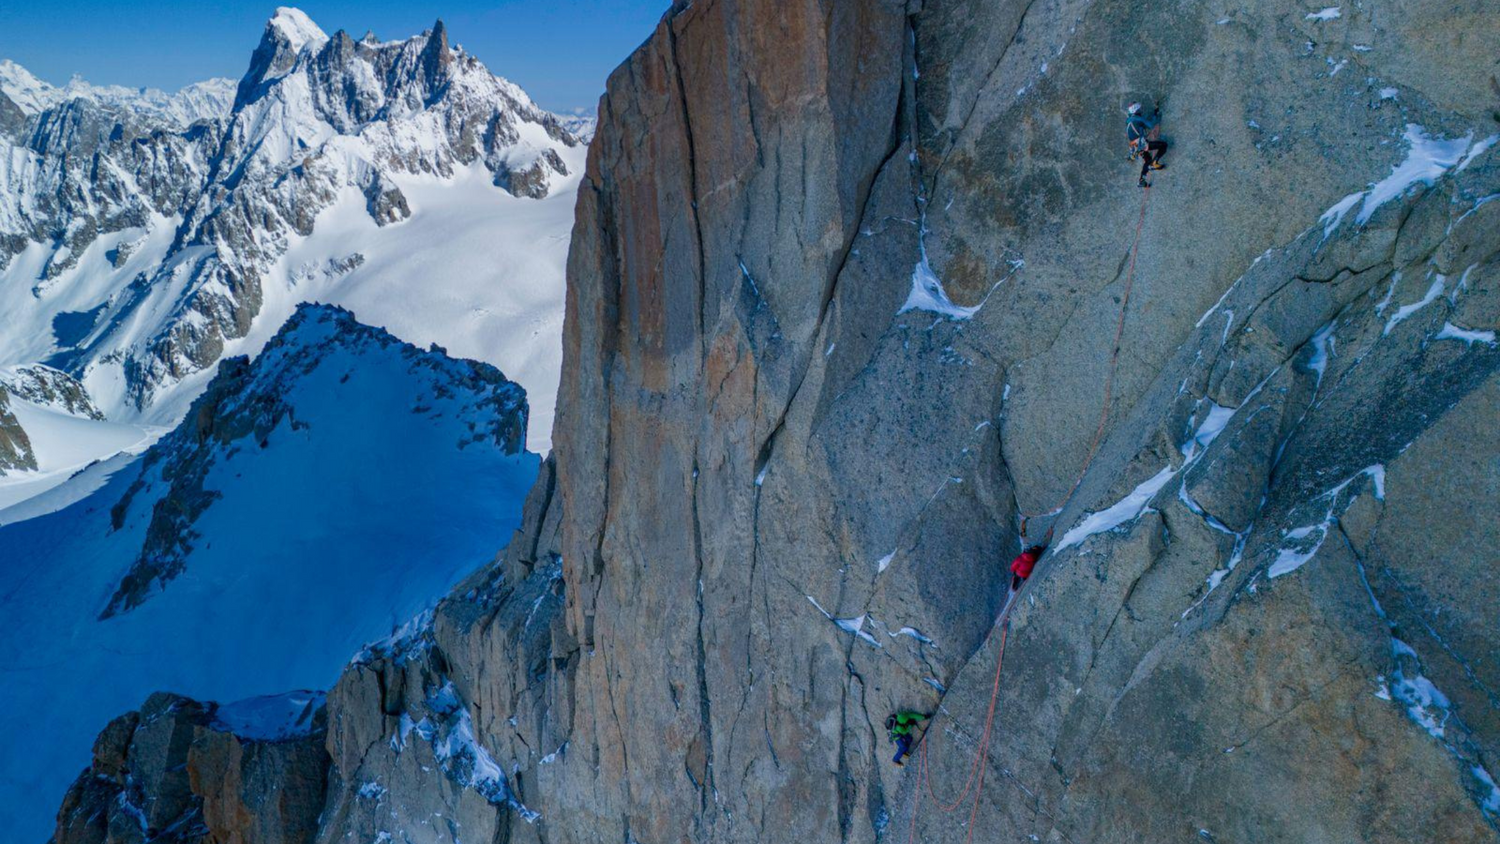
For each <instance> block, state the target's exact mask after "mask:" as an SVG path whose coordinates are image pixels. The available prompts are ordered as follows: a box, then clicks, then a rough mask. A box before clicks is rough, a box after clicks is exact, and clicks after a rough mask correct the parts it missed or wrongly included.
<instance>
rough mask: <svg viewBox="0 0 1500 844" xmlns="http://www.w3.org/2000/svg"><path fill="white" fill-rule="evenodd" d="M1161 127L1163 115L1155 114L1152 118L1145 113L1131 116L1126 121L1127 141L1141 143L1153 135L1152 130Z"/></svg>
mask: <svg viewBox="0 0 1500 844" xmlns="http://www.w3.org/2000/svg"><path fill="white" fill-rule="evenodd" d="M1159 125H1161V113H1160V112H1153V113H1152V114H1151V116H1150V117H1147V116H1146V115H1145V114H1144V113H1136V114H1132V115H1130V119H1128V120H1126V121H1125V139H1126V140H1128V141H1139V140H1142V139H1144V138H1145V137H1146V136H1147V135H1149V134H1151V130H1152V129H1155V128H1156V127H1157V126H1159Z"/></svg>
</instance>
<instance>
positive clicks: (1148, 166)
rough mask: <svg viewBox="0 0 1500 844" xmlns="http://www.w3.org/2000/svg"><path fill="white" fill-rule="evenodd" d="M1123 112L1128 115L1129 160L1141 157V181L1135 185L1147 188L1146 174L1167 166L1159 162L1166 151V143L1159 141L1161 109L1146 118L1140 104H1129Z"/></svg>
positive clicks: (1126, 135)
mask: <svg viewBox="0 0 1500 844" xmlns="http://www.w3.org/2000/svg"><path fill="white" fill-rule="evenodd" d="M1125 111H1126V112H1127V113H1128V117H1126V119H1125V139H1126V140H1127V141H1129V142H1130V158H1131V160H1134V159H1135V157H1136V156H1140V157H1141V179H1140V181H1139V182H1137V184H1139V185H1140V186H1141V187H1143V188H1149V187H1151V183H1150V182H1148V181H1146V174H1147V173H1149V172H1151V171H1152V170H1161V169H1162V168H1164V167H1166V166H1167V165H1165V164H1163V163H1162V162H1161V157H1162V155H1163V154H1164V153H1166V151H1167V142H1166V141H1163V140H1162V139H1161V109H1160V108H1157V109H1155V110H1154V111H1152V112H1151V116H1150V117H1147V116H1146V113H1145V110H1144V109H1143V108H1142V107H1141V104H1140V103H1131V104H1130V106H1129V107H1128V108H1126V109H1125Z"/></svg>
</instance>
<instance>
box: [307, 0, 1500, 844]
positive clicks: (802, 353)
mask: <svg viewBox="0 0 1500 844" xmlns="http://www.w3.org/2000/svg"><path fill="white" fill-rule="evenodd" d="M1319 11H1320V10H1319V9H1316V8H1303V7H1301V6H1293V5H1288V4H1276V3H1257V4H1252V5H1251V7H1250V8H1245V9H1239V10H1237V11H1233V12H1229V13H1225V12H1223V11H1222V10H1220V9H1219V8H1218V7H1213V6H1210V5H1207V4H1202V3H1195V2H1181V3H1165V4H1155V5H1153V6H1150V7H1145V8H1142V7H1138V6H1137V5H1134V4H1124V3H1107V2H1093V3H1090V2H1067V0H1061V1H1060V2H1051V3H1041V2H1036V3H1030V4H1020V3H1009V2H1007V3H978V2H969V0H929V1H928V2H926V3H923V4H910V5H908V4H903V3H898V2H878V0H864V2H838V0H825V1H824V2H816V0H777V2H772V0H764V2H740V3H727V2H715V0H708V2H704V0H698V2H695V3H678V4H676V5H675V6H674V8H673V9H672V11H670V12H669V13H668V14H667V15H666V17H665V18H664V19H663V21H662V23H661V24H660V25H659V27H658V28H657V30H656V32H655V33H654V34H653V36H652V37H651V38H650V39H649V40H648V41H647V42H646V44H644V45H643V46H642V47H641V48H640V50H638V51H637V52H636V53H635V54H634V55H633V56H632V57H631V58H630V59H629V60H628V61H627V62H626V63H625V64H624V65H623V66H622V67H621V68H620V69H619V70H617V71H616V73H615V74H614V75H613V76H612V77H611V80H610V84H609V88H608V93H607V94H606V96H605V98H604V100H603V101H602V103H601V108H600V123H599V128H598V134H597V135H596V137H595V139H594V141H593V144H592V147H591V152H590V162H589V170H588V174H587V179H586V180H585V183H584V185H583V187H582V189H581V191H580V196H579V201H578V211H577V221H576V226H575V231H574V239H573V248H572V252H571V255H570V259H569V275H568V278H569V290H568V314H567V328H566V334H565V344H566V345H565V349H566V362H565V366H564V374H563V384H562V394H561V398H560V402H559V407H558V417H557V426H556V431H555V437H556V443H557V449H556V468H555V473H554V472H552V471H547V472H544V473H543V477H542V480H541V481H540V482H539V485H538V489H537V491H536V492H534V494H533V497H532V500H531V502H530V504H529V506H528V516H527V522H526V526H525V527H524V528H523V530H522V531H521V533H520V534H519V535H518V536H517V537H516V538H515V539H514V540H513V541H512V542H511V544H510V546H509V548H508V549H507V551H506V552H504V553H503V554H502V556H501V557H500V558H499V559H498V560H497V562H496V564H495V565H494V566H492V567H491V568H490V569H489V570H488V571H485V572H480V573H478V574H476V575H475V577H474V578H473V579H471V581H470V582H469V583H467V584H465V585H463V586H461V587H460V588H459V590H457V591H456V592H455V593H454V594H453V595H451V596H450V597H449V598H448V599H447V600H446V601H445V602H443V603H442V604H441V605H440V606H439V607H438V609H437V611H436V612H435V613H434V615H433V616H432V618H431V619H425V620H423V623H422V624H419V625H417V626H416V627H414V629H413V630H412V631H411V635H409V636H407V637H405V638H403V639H401V640H399V641H396V642H393V643H388V644H387V645H386V646H383V647H382V648H378V649H375V650H373V651H372V652H371V654H370V655H369V656H368V658H367V659H365V660H362V661H361V662H360V663H359V664H357V665H356V666H354V667H352V668H351V669H350V670H349V671H348V672H346V673H345V675H344V677H343V678H342V679H341V680H340V682H339V684H338V687H337V688H336V689H335V691H334V692H333V694H332V697H331V702H330V713H331V714H330V723H331V724H332V725H333V727H332V729H331V731H330V737H329V748H330V754H331V756H332V757H333V760H334V761H333V768H332V773H331V774H330V777H331V780H330V781H331V785H330V798H329V810H328V811H325V814H324V821H323V826H322V828H321V830H320V832H319V840H320V841H323V842H330V844H331V842H334V841H340V840H344V838H345V837H346V835H348V834H350V833H353V834H354V835H355V837H359V838H369V837H378V835H379V833H381V832H389V833H391V834H392V835H396V834H397V833H398V832H399V833H400V834H402V835H405V836H407V838H408V839H409V840H411V841H423V842H427V841H432V842H450V841H458V840H469V836H470V835H472V834H477V835H479V836H480V837H481V838H483V836H485V835H490V836H493V839H492V840H501V841H527V842H540V841H547V842H590V841H610V842H614V841H622V840H623V841H626V842H632V841H637V842H664V841H673V842H677V841H720V842H731V841H733V842H752V841H798V840H840V841H877V840H888V839H889V840H896V839H900V838H902V837H907V836H918V837H920V838H921V840H950V841H956V840H959V839H960V837H964V836H969V835H971V834H972V837H973V840H976V841H978V840H983V841H1009V840H1038V841H1054V842H1103V841H1110V842H1136V841H1139V842H1157V841H1164V840H1194V839H1196V840H1204V841H1275V842H1302V841H1368V842H1404V841H1411V840H1440V841H1464V842H1468V841H1492V840H1495V839H1496V837H1497V833H1496V812H1497V810H1500V793H1497V792H1496V791H1495V790H1494V785H1493V776H1492V775H1493V773H1494V772H1495V771H1496V768H1497V767H1500V761H1497V757H1496V754H1497V752H1500V747H1497V742H1500V732H1497V724H1496V721H1495V717H1494V713H1495V707H1496V697H1495V691H1494V690H1495V689H1497V688H1500V677H1497V676H1495V673H1496V670H1497V668H1496V665H1495V664H1494V657H1493V655H1494V654H1495V653H1496V652H1497V651H1496V647H1495V646H1496V642H1495V631H1494V627H1493V624H1492V623H1489V621H1490V620H1491V619H1492V617H1493V613H1494V609H1495V607H1496V606H1497V598H1500V596H1497V595H1496V594H1495V592H1494V589H1493V588H1492V587H1491V584H1492V583H1493V580H1494V565H1495V560H1496V553H1497V551H1496V549H1497V542H1500V538H1497V537H1496V535H1495V529H1494V526H1493V521H1494V520H1493V518H1491V517H1490V515H1489V514H1491V513H1493V512H1494V511H1495V508H1496V507H1497V506H1500V440H1497V438H1496V437H1495V419H1496V418H1497V417H1496V411H1497V409H1500V408H1497V389H1500V377H1497V375H1496V372H1497V368H1500V347H1497V346H1496V345H1495V342H1494V336H1493V333H1492V332H1493V331H1494V329H1495V327H1496V324H1497V321H1500V294H1497V283H1500V262H1497V256H1500V217H1497V216H1496V214H1500V210H1497V209H1500V203H1493V202H1487V201H1486V198H1487V197H1492V196H1493V195H1495V194H1497V193H1500V158H1497V155H1500V153H1497V152H1496V151H1495V149H1494V148H1492V147H1490V146H1488V143H1489V142H1488V141H1487V140H1486V139H1488V138H1490V137H1491V136H1492V135H1495V134H1496V133H1500V125H1497V123H1496V122H1495V118H1494V116H1493V113H1494V111H1495V109H1496V107H1497V106H1500V100H1497V99H1496V96H1497V95H1495V94H1493V92H1488V93H1487V87H1492V83H1490V82H1484V81H1483V79H1484V77H1485V75H1486V74H1493V72H1494V68H1493V67H1492V66H1491V65H1485V64H1484V63H1485V62H1486V61H1492V58H1490V57H1484V56H1478V54H1476V53H1475V52H1474V50H1475V47H1474V43H1475V41H1474V39H1478V41H1479V42H1481V43H1482V42H1483V41H1484V40H1485V38H1484V37H1481V35H1480V34H1481V33H1488V36H1487V37H1488V39H1489V41H1490V42H1491V43H1492V42H1493V40H1494V35H1495V32H1494V29H1495V23H1494V21H1493V20H1492V18H1491V17H1487V16H1484V15H1482V14H1481V11H1482V7H1481V6H1480V5H1479V4H1478V3H1477V2H1474V3H1468V4H1463V3H1460V4H1459V6H1456V7H1455V6H1453V5H1452V4H1442V5H1440V4H1433V3H1414V4H1405V5H1403V6H1401V7H1400V8H1399V9H1398V8H1396V7H1395V6H1394V5H1393V6H1390V7H1389V8H1387V7H1384V6H1382V7H1378V8H1366V7H1360V8H1354V7H1344V8H1342V9H1341V11H1340V12H1339V13H1338V15H1337V16H1334V15H1333V14H1332V13H1323V14H1318V13H1319ZM1457 20H1461V21H1463V22H1464V25H1463V26H1458V27H1454V26H1453V25H1452V24H1453V22H1454V21H1457ZM1476 56H1478V57H1476ZM1231 80H1233V81H1231ZM1134 99H1146V100H1148V101H1150V100H1154V101H1159V102H1160V103H1161V104H1162V107H1163V114H1164V116H1165V119H1166V131H1165V135H1166V137H1167V138H1168V140H1169V141H1171V142H1172V143H1173V150H1172V152H1170V153H1169V155H1168V157H1167V160H1168V162H1169V164H1170V168H1169V169H1168V170H1166V171H1165V172H1163V173H1159V174H1157V175H1156V177H1155V179H1156V183H1155V184H1156V186H1155V187H1154V188H1153V189H1152V190H1151V191H1150V192H1149V193H1148V192H1143V191H1141V190H1140V189H1139V188H1137V187H1136V186H1135V179H1136V175H1135V166H1136V165H1132V164H1127V163H1126V162H1125V161H1124V160H1123V159H1124V156H1123V152H1124V150H1123V108H1122V107H1123V105H1124V104H1125V103H1127V102H1129V101H1131V100H1134ZM1404 174H1417V175H1419V176H1420V178H1416V179H1408V178H1405V176H1404ZM1330 209H1331V210H1330ZM1325 212H1326V213H1325ZM1127 288H1128V289H1129V293H1128V298H1127ZM908 303H916V304H917V305H918V307H917V308H916V309H908V308H906V307H905V305H906V304H908ZM1122 307H1123V309H1124V310H1123V313H1124V316H1123V328H1121V329H1119V330H1120V332H1121V333H1120V339H1119V343H1118V351H1116V345H1115V343H1114V337H1115V332H1116V327H1117V325H1119V324H1120V323H1119V321H1120V320H1121V319H1122V317H1121V312H1122ZM976 308H977V310H975V309H976ZM1106 379H1111V390H1110V392H1109V399H1108V402H1109V403H1108V405H1107V406H1106V407H1104V408H1103V411H1102V413H1103V416H1104V426H1103V434H1102V438H1101V439H1100V443H1099V446H1098V448H1097V450H1096V449H1094V448H1092V447H1091V446H1092V440H1093V439H1094V436H1095V432H1096V430H1098V429H1099V424H1100V423H1099V420H1100V417H1101V403H1103V402H1104V401H1105V389H1104V382H1105V381H1106ZM1080 476H1081V481H1079V478H1080ZM1075 483H1076V485H1077V488H1076V491H1074V492H1072V494H1071V495H1069V491H1070V490H1071V489H1073V487H1074V486H1075ZM1059 501H1061V502H1062V505H1063V506H1062V508H1061V511H1060V512H1059V513H1057V514H1055V515H1047V516H1044V517H1037V518H1033V519H1031V520H1030V522H1029V525H1030V536H1028V537H1021V536H1019V535H1018V534H1019V528H1020V524H1021V518H1020V517H1021V516H1023V515H1026V514H1032V513H1036V512H1043V513H1045V512H1047V511H1049V510H1050V509H1052V508H1053V507H1054V506H1055V505H1056V504H1057V503H1058V502H1059ZM1049 526H1052V527H1055V529H1056V537H1057V542H1056V543H1055V544H1054V550H1053V552H1052V553H1050V554H1049V555H1048V556H1047V557H1045V558H1044V559H1043V560H1042V562H1041V563H1040V565H1039V566H1038V568H1037V572H1036V574H1035V575H1034V576H1033V578H1032V580H1031V581H1030V582H1029V583H1028V584H1027V586H1026V587H1025V590H1024V591H1023V593H1022V594H1021V597H1020V599H1019V600H1018V602H1017V603H1016V604H1015V608H1014V611H1013V613H1012V614H1011V616H1010V620H1009V627H1008V632H1007V633H1006V634H1005V636H1004V637H1003V638H1002V637H1001V636H999V635H995V634H996V633H997V631H996V630H995V628H994V627H993V622H994V619H995V617H996V613H997V612H998V610H999V609H1000V607H1001V605H1002V603H1003V601H1004V588H1005V579H1006V576H1007V573H1006V572H1004V571H1003V566H1004V563H1005V561H1006V560H1008V559H1009V557H1010V556H1011V555H1012V554H1014V553H1015V552H1016V550H1018V548H1019V546H1020V545H1021V544H1022V541H1023V539H1033V540H1034V539H1036V538H1037V535H1038V534H1039V533H1041V532H1043V531H1044V530H1045V529H1046V528H1047V527H1049ZM1002 642H1004V651H1003V656H1004V660H1003V670H1001V669H1000V668H998V666H999V665H1000V660H1001V656H1002ZM997 670H999V671H1000V673H999V677H1000V680H999V682H998V685H997V684H996V681H995V677H996V673H997ZM997 688H998V693H997V694H994V695H993V699H994V706H995V707H996V708H995V711H996V712H997V713H998V715H997V717H996V726H995V728H994V729H993V730H992V731H991V733H990V735H989V736H988V743H987V745H986V747H987V750H986V751H985V755H984V756H983V757H982V758H981V759H980V762H981V763H982V764H979V765H978V767H974V768H971V765H974V764H975V759H976V757H975V753H976V750H977V748H978V746H979V743H980V740H981V739H982V738H985V730H984V723H985V720H986V713H987V712H988V711H989V710H990V708H991V706H992V690H994V689H997ZM896 708H913V709H920V710H923V711H937V712H939V715H938V717H937V719H936V720H935V721H934V723H933V727H932V729H930V730H929V732H928V733H927V736H926V738H925V744H926V746H927V754H928V755H927V759H928V767H929V771H928V774H927V776H925V777H924V776H921V775H920V774H919V770H920V769H919V768H918V766H916V765H909V766H907V767H906V768H905V769H899V768H894V767H892V766H890V765H889V764H888V763H887V762H886V759H887V758H888V757H887V754H888V752H889V751H888V747H887V745H886V744H885V742H884V741H883V740H882V736H881V732H882V728H881V722H882V721H883V720H884V718H885V715H886V714H887V713H888V712H890V711H892V710H893V709H896ZM465 725H467V727H468V728H469V729H470V730H471V733H472V735H473V736H474V739H475V742H476V743H477V745H478V746H479V747H480V748H481V749H483V750H484V753H483V754H480V753H478V752H477V751H474V750H473V749H472V747H470V745H468V744H466V743H465V742H463V741H455V740H454V739H453V736H455V735H458V736H460V737H462V734H463V731H462V729H461V728H463V727H464V726H465ZM466 749H467V750H466ZM455 760H456V761H455ZM489 763H493V767H494V768H495V769H496V770H497V771H498V772H499V773H500V777H499V778H498V779H497V777H496V776H494V775H492V774H491V773H489V768H488V767H487V764H489ZM971 770H976V771H982V772H983V779H976V784H978V785H979V787H978V788H974V789H969V790H968V791H967V794H968V800H962V801H960V804H959V805H960V806H961V810H956V811H954V812H951V813H945V812H943V811H940V808H939V807H938V806H937V805H935V801H934V800H933V799H932V798H931V797H929V796H928V789H929V786H928V784H927V782H928V781H929V780H930V789H931V791H932V792H935V793H936V794H937V795H938V797H940V798H942V799H943V800H944V801H945V802H947V801H952V800H954V799H957V798H958V797H959V795H960V794H962V793H965V783H966V781H967V778H968V777H969V776H970V771H971ZM366 782H375V783H377V784H378V788H379V789H380V790H379V791H378V792H377V791H376V790H375V789H374V788H371V789H368V794H375V795H376V798H371V797H370V796H368V794H366V793H365V792H364V791H362V789H364V783H366ZM497 783H500V785H496V784H497ZM919 784H920V788H919V787H918V786H919ZM502 786H503V787H502ZM382 801H383V802H382ZM969 801H974V802H969ZM390 810H395V811H396V814H395V815H392V814H391V811H390ZM538 814H539V817H537V816H536V815H538ZM439 816H441V817H442V818H443V819H444V820H442V821H439V820H438V818H439ZM528 820H529V821H531V822H529V823H528V822H526V821H528ZM966 825H972V826H966Z"/></svg>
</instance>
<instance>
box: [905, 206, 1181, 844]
mask: <svg viewBox="0 0 1500 844" xmlns="http://www.w3.org/2000/svg"><path fill="white" fill-rule="evenodd" d="M1150 197H1151V188H1150V187H1149V186H1147V188H1146V189H1145V190H1144V191H1143V192H1142V194H1141V212H1140V215H1139V216H1138V217H1137V219H1136V224H1135V240H1134V242H1133V243H1132V244H1131V246H1130V269H1129V270H1128V271H1127V272H1126V274H1125V290H1124V292H1123V294H1122V295H1121V297H1120V316H1119V319H1118V320H1117V321H1116V322H1115V341H1114V346H1113V347H1112V348H1111V350H1110V355H1109V372H1108V374H1107V375H1106V376H1105V379H1104V404H1103V406H1102V407H1101V408H1100V410H1099V424H1098V426H1097V427H1096V429H1095V430H1094V439H1093V442H1092V443H1090V444H1089V451H1088V457H1086V458H1085V459H1084V461H1083V468H1082V469H1081V470H1080V471H1079V473H1078V477H1077V478H1076V479H1075V480H1074V481H1073V485H1072V486H1070V487H1068V491H1067V493H1066V494H1065V495H1063V497H1062V499H1061V500H1060V501H1058V503H1057V505H1056V506H1055V507H1053V508H1052V509H1050V510H1047V511H1044V512H1041V513H1030V514H1022V516H1021V536H1022V537H1025V536H1026V525H1027V522H1028V521H1030V520H1031V519H1033V518H1042V517H1046V516H1055V515H1057V514H1058V513H1061V512H1062V511H1063V508H1064V507H1067V506H1068V502H1069V501H1071V500H1072V498H1073V494H1074V493H1076V492H1077V491H1078V487H1079V486H1081V485H1082V484H1083V477H1084V475H1086V474H1087V473H1088V470H1089V467H1090V466H1091V465H1092V464H1093V462H1094V457H1095V456H1096V455H1097V454H1098V453H1099V445H1100V443H1101V442H1102V441H1103V439H1104V429H1105V428H1106V427H1108V425H1109V406H1110V402H1111V401H1112V400H1113V399H1114V385H1115V371H1116V370H1117V369H1118V368H1119V362H1120V341H1121V340H1122V339H1123V338H1124V335H1125V313H1126V311H1127V309H1128V308H1129V307H1130V294H1131V291H1132V290H1133V289H1134V287H1135V259H1136V255H1137V254H1138V253H1139V252H1140V247H1141V231H1142V229H1143V228H1144V227H1145V223H1146V205H1147V202H1148V200H1149V199H1150ZM1023 588H1024V586H1023ZM1020 594H1021V593H1020V592H1019V591H1017V592H1016V593H1015V594H1014V595H1012V596H1011V598H1010V600H1009V601H1007V602H1006V604H1005V607H1004V608H1003V609H1001V611H1000V615H999V616H998V617H997V618H996V619H995V624H996V625H997V626H998V627H999V628H1000V648H999V653H998V654H997V655H996V657H995V680H994V683H993V685H992V687H991V688H990V707H989V711H988V712H987V713H986V714H985V718H984V733H983V734H982V736H981V737H980V739H979V746H978V747H977V748H975V750H974V760H973V761H972V762H970V763H969V774H968V776H967V777H965V778H964V785H963V788H962V789H960V791H959V794H958V797H957V798H956V799H954V800H953V802H951V803H948V802H945V801H943V800H942V799H941V798H940V797H938V795H937V792H936V791H934V790H933V787H932V767H931V763H930V761H929V759H928V741H927V733H924V734H923V735H922V737H921V739H920V747H918V748H917V751H916V752H917V768H918V771H919V776H920V777H921V781H920V782H918V783H916V784H914V785H913V789H912V794H913V796H912V807H911V832H910V835H909V836H908V838H907V844H915V842H916V839H917V814H918V812H919V811H920V810H921V808H922V790H923V788H924V787H925V788H926V790H927V794H928V796H930V797H931V798H932V802H933V804H934V805H935V806H937V808H938V809H939V810H941V811H942V812H944V813H948V812H952V811H954V810H955V809H957V808H958V807H959V806H961V805H963V803H964V801H965V800H966V799H967V798H968V797H969V794H970V792H971V791H972V792H973V801H972V804H971V805H970V808H969V822H968V832H967V833H966V835H965V836H964V842H965V844H972V842H973V840H974V821H975V819H977V818H978V816H979V798H980V797H981V796H982V795H983V793H984V779H985V773H986V768H987V767H988V766H987V765H986V763H987V762H988V761H989V754H990V736H991V735H992V734H993V731H994V726H995V709H996V707H997V705H998V703H999V700H1000V674H1001V670H1002V669H1003V668H1004V666H1005V644H1006V640H1007V639H1008V638H1009V633H1010V611H1011V608H1012V607H1013V606H1015V604H1016V601H1017V600H1018V599H1019V598H1020ZM932 727H933V722H931V721H929V722H928V727H927V730H928V732H930V731H931V730H932Z"/></svg>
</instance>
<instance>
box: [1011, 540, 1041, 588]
mask: <svg viewBox="0 0 1500 844" xmlns="http://www.w3.org/2000/svg"><path fill="white" fill-rule="evenodd" d="M1045 550H1046V549H1045V548H1040V547H1034V548H1027V549H1026V550H1025V551H1022V552H1021V553H1020V554H1017V555H1016V558H1015V559H1014V560H1011V561H1010V571H1011V574H1014V575H1015V576H1016V577H1019V578H1021V579H1022V580H1025V579H1026V578H1028V577H1031V570H1032V569H1034V568H1036V561H1037V560H1040V559H1041V558H1042V552H1043V551H1045Z"/></svg>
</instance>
